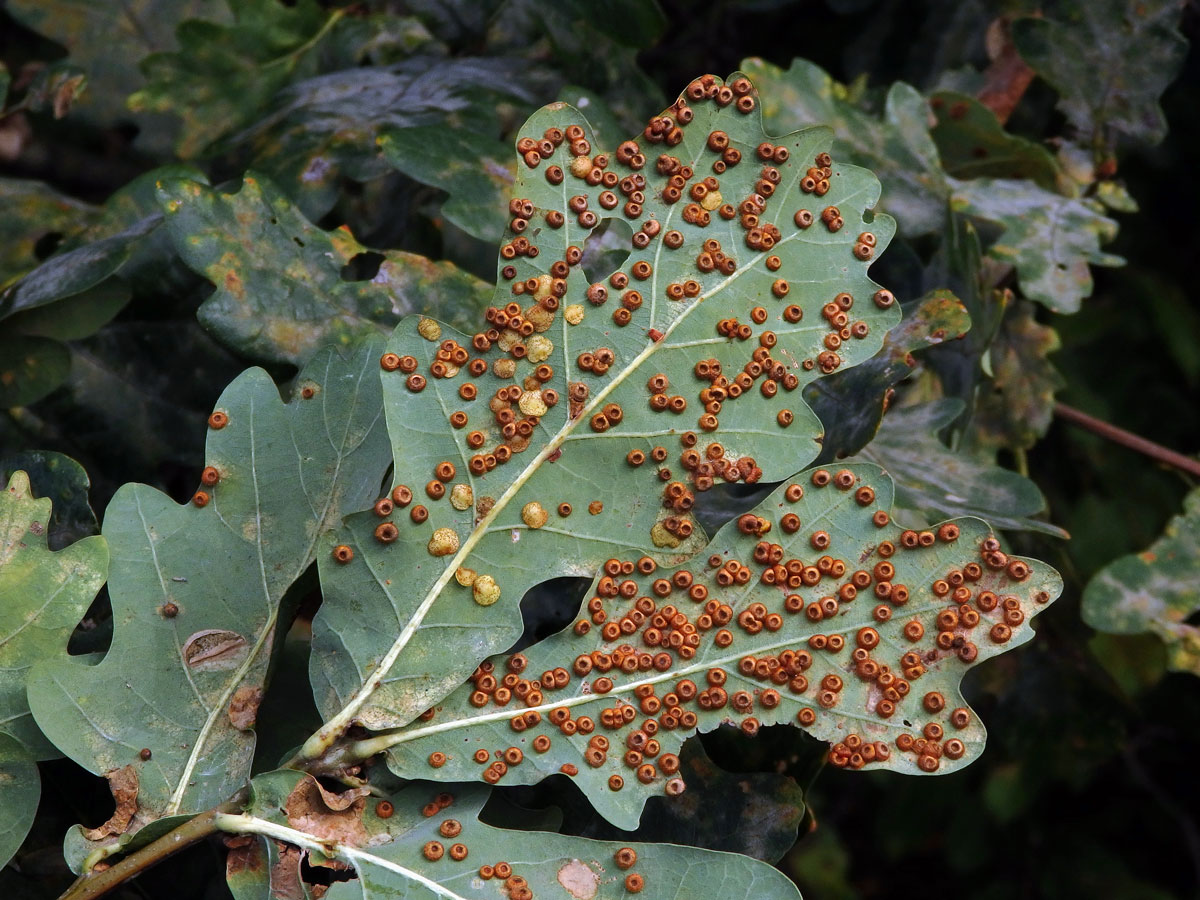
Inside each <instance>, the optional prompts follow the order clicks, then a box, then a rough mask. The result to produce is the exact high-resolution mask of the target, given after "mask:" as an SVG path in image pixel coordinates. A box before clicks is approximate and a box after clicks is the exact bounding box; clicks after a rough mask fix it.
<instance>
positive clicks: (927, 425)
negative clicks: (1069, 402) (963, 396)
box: [861, 397, 1068, 537]
mask: <svg viewBox="0 0 1200 900" xmlns="http://www.w3.org/2000/svg"><path fill="white" fill-rule="evenodd" d="M963 406H964V404H963V402H962V401H961V400H959V399H958V398H956V397H952V398H946V399H942V400H934V401H932V402H930V403H927V404H925V405H923V406H912V407H907V408H902V409H895V410H891V411H890V412H888V414H887V415H886V416H884V418H883V422H882V424H881V425H880V427H879V432H878V433H877V434H876V435H875V439H874V440H873V441H871V443H870V444H868V445H867V446H866V447H864V448H863V450H862V453H861V455H862V458H863V459H865V460H868V461H870V462H874V463H878V464H879V465H881V466H883V468H884V469H885V470H886V471H887V473H888V474H889V475H891V476H892V479H893V480H894V481H895V482H896V505H897V506H898V507H901V508H903V509H906V510H911V511H913V512H915V513H917V514H918V518H919V519H921V520H922V521H921V524H922V525H925V524H927V523H929V522H936V521H938V520H939V519H942V518H945V517H947V516H979V517H980V518H983V519H986V520H987V521H988V523H989V524H990V525H992V526H993V527H995V528H1000V529H1004V530H1006V531H1038V532H1041V533H1042V534H1052V535H1054V536H1055V537H1067V536H1068V535H1067V533H1066V532H1065V531H1063V530H1062V529H1061V528H1059V527H1057V526H1055V525H1051V524H1050V523H1048V522H1043V521H1041V520H1040V519H1034V518H1030V517H1031V516H1034V515H1036V514H1037V513H1040V512H1043V511H1044V510H1045V509H1046V498H1045V497H1043V496H1042V492H1041V491H1040V490H1038V487H1037V485H1036V484H1034V483H1033V482H1032V481H1030V480H1029V479H1028V478H1026V477H1025V476H1024V475H1021V474H1018V473H1017V472H1013V471H1010V470H1009V469H1004V468H1001V467H1000V466H997V465H995V464H990V463H986V462H982V461H980V460H978V459H975V458H973V457H971V456H968V455H965V454H963V453H955V452H954V451H953V450H951V449H950V448H949V447H947V446H946V445H945V444H943V443H942V442H941V441H940V440H939V439H938V435H939V434H940V433H941V432H942V430H943V429H944V428H946V427H947V426H948V425H950V423H951V422H953V421H954V420H955V419H956V418H958V416H959V415H961V413H962V411H963Z"/></svg>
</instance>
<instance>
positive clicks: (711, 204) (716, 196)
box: [700, 191, 725, 212]
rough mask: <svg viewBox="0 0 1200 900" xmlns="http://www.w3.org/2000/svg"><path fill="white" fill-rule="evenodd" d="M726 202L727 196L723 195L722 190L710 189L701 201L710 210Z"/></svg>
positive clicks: (703, 206) (701, 204)
mask: <svg viewBox="0 0 1200 900" xmlns="http://www.w3.org/2000/svg"><path fill="white" fill-rule="evenodd" d="M724 202H725V198H724V197H722V196H721V192H720V191H709V192H708V193H707V194H705V195H704V199H702V200H701V201H700V206H701V207H702V208H704V209H706V210H708V211H709V212H712V211H713V210H714V209H716V208H717V207H719V206H720V205H721V204H722V203H724Z"/></svg>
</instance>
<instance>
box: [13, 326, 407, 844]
mask: <svg viewBox="0 0 1200 900" xmlns="http://www.w3.org/2000/svg"><path fill="white" fill-rule="evenodd" d="M381 347H382V341H381V340H380V339H374V340H371V341H367V342H366V343H364V344H362V345H360V346H359V347H358V348H357V350H356V351H355V352H354V353H353V354H352V355H350V356H349V357H346V358H343V357H342V356H340V355H339V354H338V352H337V351H336V350H333V349H329V350H326V351H323V352H321V353H319V354H318V355H317V356H316V357H315V358H314V359H313V361H312V362H311V363H310V365H309V366H308V367H306V368H305V369H304V370H303V371H302V372H301V373H300V374H299V376H298V377H297V380H296V382H295V389H294V390H295V395H294V397H293V399H292V401H291V402H290V403H288V404H286V405H285V404H284V403H282V402H281V401H280V397H279V391H278V389H277V388H276V387H275V384H274V383H273V382H272V381H271V379H270V377H269V376H268V375H267V374H266V373H265V372H264V371H262V370H261V369H251V370H249V371H247V372H246V373H244V374H243V375H242V376H240V377H239V378H238V379H237V380H235V381H234V382H233V383H232V384H231V385H230V386H229V387H228V388H227V389H226V390H225V392H224V393H223V394H222V396H221V398H220V400H219V402H218V405H217V414H220V415H221V416H224V417H225V419H226V422H225V424H224V425H222V426H221V427H219V428H217V427H212V425H213V420H210V432H209V439H208V447H207V452H206V458H207V462H208V466H209V468H208V469H206V474H208V473H209V472H210V471H211V473H212V474H214V475H215V476H216V479H217V481H216V483H215V484H211V485H210V484H209V483H208V482H207V481H205V482H204V483H203V484H201V485H200V488H201V492H203V494H204V495H205V496H206V498H207V503H204V504H203V505H201V504H200V503H199V502H197V500H196V499H193V501H192V502H189V503H185V504H177V503H175V502H174V501H173V500H172V499H171V498H170V497H168V496H166V495H164V494H162V493H160V492H159V491H157V490H154V489H153V488H150V487H148V486H146V485H139V484H130V485H126V486H125V487H123V488H122V489H121V490H120V491H118V493H117V495H116V497H115V498H114V499H113V501H112V503H111V504H110V505H109V507H108V509H107V511H106V515H105V520H104V539H105V540H107V542H108V544H109V547H110V548H111V552H112V559H113V563H112V573H111V578H110V580H109V591H110V594H111V597H112V603H113V618H114V637H113V642H112V646H111V649H110V650H109V651H108V653H107V655H106V656H105V658H104V659H103V661H102V662H100V663H99V664H97V665H84V664H82V663H80V662H79V661H77V660H70V659H66V658H65V654H64V657H62V658H59V659H47V660H45V661H43V662H41V663H39V664H38V665H37V666H36V668H35V670H34V672H33V673H32V674H31V676H30V686H29V699H30V706H31V707H32V708H33V709H34V716H35V718H36V719H37V721H38V724H39V725H40V726H41V728H42V730H43V731H45V732H46V734H47V736H48V737H49V738H50V739H51V741H52V742H53V743H54V744H55V745H56V746H57V747H59V748H60V749H61V750H62V751H63V752H65V753H66V754H67V755H68V756H70V757H71V758H72V759H74V760H75V761H76V762H78V763H79V764H80V765H82V766H84V767H85V768H87V769H88V770H90V771H92V772H96V773H98V774H101V773H103V774H108V775H110V776H111V775H112V774H113V773H114V772H119V771H122V770H124V769H125V767H127V766H128V767H131V768H132V770H133V784H134V791H135V794H136V806H137V818H136V819H135V820H133V821H132V822H131V823H130V825H129V830H134V829H135V828H136V827H137V826H139V825H142V824H145V823H146V822H147V821H151V820H153V819H155V818H158V817H161V816H164V815H171V814H176V813H188V812H196V811H199V810H203V809H206V808H208V807H210V806H212V805H214V804H216V803H220V802H222V801H223V800H225V799H227V798H228V797H229V795H230V794H231V793H233V792H234V791H235V790H236V789H237V788H238V787H239V786H240V785H241V784H243V783H244V781H245V779H246V777H247V776H248V774H249V768H250V762H251V757H252V754H253V750H254V732H253V730H252V728H253V723H254V718H255V713H256V710H257V707H258V702H259V700H260V699H261V695H262V688H263V682H264V676H265V673H266V668H267V664H268V660H269V657H270V652H271V647H272V643H273V640H274V628H275V624H276V618H277V615H278V612H279V601H280V599H281V597H282V596H283V593H284V591H286V589H287V588H288V586H289V585H290V584H291V583H292V581H294V580H295V578H296V577H297V576H298V575H299V574H300V573H301V572H303V571H304V569H305V568H307V566H308V565H309V564H310V563H311V561H312V558H313V553H314V552H315V546H316V543H317V541H318V539H319V536H320V534H321V533H322V531H323V530H324V529H327V528H329V527H331V525H332V524H333V523H336V522H337V521H338V520H339V519H340V518H341V517H342V516H343V515H344V514H346V513H348V512H351V511H353V510H355V509H361V508H362V507H363V506H365V505H367V504H368V503H369V500H370V498H371V497H372V496H373V494H374V493H375V491H376V489H377V486H378V483H379V478H380V477H381V476H382V474H383V472H384V470H385V468H386V459H387V456H386V444H385V441H384V439H383V435H382V431H383V429H382V421H381V416H380V396H379V388H378V377H377V375H376V374H375V366H376V364H377V363H376V360H377V359H378V354H379V351H380V349H381ZM214 415H216V414H214ZM198 496H199V493H198ZM97 540H98V539H97Z"/></svg>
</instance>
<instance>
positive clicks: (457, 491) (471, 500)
mask: <svg viewBox="0 0 1200 900" xmlns="http://www.w3.org/2000/svg"><path fill="white" fill-rule="evenodd" d="M450 505H451V506H453V507H454V508H455V509H457V510H458V511H459V512H462V511H463V510H467V509H470V508H471V507H472V506H474V505H475V492H474V491H473V490H471V486H470V485H469V484H456V485H455V486H454V487H452V488H451V489H450Z"/></svg>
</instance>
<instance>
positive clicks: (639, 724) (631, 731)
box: [351, 463, 1062, 828]
mask: <svg viewBox="0 0 1200 900" xmlns="http://www.w3.org/2000/svg"><path fill="white" fill-rule="evenodd" d="M891 503H892V482H891V480H890V479H889V478H888V477H887V476H886V475H885V474H884V473H883V472H882V470H880V469H879V468H878V467H876V466H873V465H869V464H866V463H858V464H848V465H844V466H841V467H838V468H833V467H830V468H829V469H824V468H822V469H814V470H811V471H809V472H807V473H805V475H804V476H803V477H801V478H799V479H797V480H796V481H795V482H793V483H792V484H786V485H781V486H780V487H779V488H777V489H776V490H775V491H774V492H773V493H772V494H771V495H770V496H769V497H768V498H767V499H766V500H765V501H763V502H762V503H761V504H759V506H758V507H757V508H756V509H755V510H754V511H752V512H751V513H747V514H745V515H743V516H741V517H739V518H738V519H737V520H735V521H733V522H730V523H728V524H727V525H726V526H725V527H723V528H722V529H721V530H720V531H719V532H718V533H717V534H716V536H715V537H714V538H713V540H712V542H711V543H710V544H709V545H708V547H706V548H705V549H704V550H703V551H701V552H700V553H698V554H697V556H696V559H695V561H693V562H690V563H688V564H685V565H682V566H677V567H671V568H665V569H659V568H655V567H654V566H653V563H652V561H650V560H648V559H647V558H645V557H639V555H638V551H637V550H632V551H631V550H616V551H615V553H614V556H613V557H612V558H611V559H610V560H608V561H607V562H606V563H605V565H604V570H603V571H604V574H603V575H602V576H601V577H600V578H599V579H598V580H597V581H596V582H595V584H594V585H593V590H592V592H591V596H590V599H588V600H587V602H586V604H585V606H584V607H583V609H582V610H581V612H580V617H579V619H578V621H577V622H576V624H575V625H574V626H573V627H570V628H567V629H565V630H564V631H562V632H559V633H558V634H556V635H554V636H553V637H550V638H548V639H547V640H545V641H542V642H540V643H538V644H536V645H534V646H532V647H530V648H528V649H526V650H525V651H523V652H522V653H518V654H513V655H511V656H508V657H501V658H494V659H492V660H489V661H488V662H486V663H484V664H483V665H481V666H480V667H479V668H478V669H476V671H475V672H474V674H473V675H472V678H471V679H470V681H469V683H467V684H466V685H464V686H463V687H461V688H459V689H458V690H456V691H455V692H454V693H452V694H451V695H450V696H448V697H447V698H445V700H443V701H442V702H440V703H438V704H437V705H436V706H435V707H434V709H433V713H432V715H431V716H429V717H427V718H423V719H422V720H421V721H418V722H414V723H412V724H411V725H409V726H407V727H406V728H403V729H400V730H398V731H395V732H391V733H387V734H382V735H378V736H376V737H373V738H366V739H363V740H362V741H361V742H359V743H358V744H356V745H354V749H353V752H352V754H351V755H352V756H357V757H362V756H366V755H369V754H370V753H371V752H378V751H381V750H387V751H388V753H389V766H390V767H391V768H392V770H393V771H395V772H396V773H397V774H402V775H405V776H407V777H424V778H436V779H438V780H443V779H445V780H448V781H464V780H468V779H483V780H484V781H487V782H490V783H492V784H495V783H502V784H503V783H518V784H528V783H535V782H538V781H540V780H541V779H543V778H546V777H547V776H549V775H552V774H556V773H560V772H564V773H566V774H567V775H568V776H570V777H571V778H572V779H573V780H574V781H575V782H576V783H577V784H578V785H579V786H580V788H581V789H582V790H583V791H584V793H585V794H586V795H587V796H588V798H589V799H590V800H591V801H592V803H593V805H594V806H595V807H596V810H597V811H598V812H599V813H600V814H601V815H603V816H604V817H605V818H606V819H608V820H609V821H610V822H612V823H613V824H614V825H617V826H618V827H621V828H631V827H633V826H635V825H636V824H637V822H638V818H639V816H640V814H641V810H642V806H643V804H644V803H645V801H646V799H647V798H648V797H650V796H651V795H655V794H661V793H663V792H666V793H667V794H668V795H671V794H675V793H679V792H680V791H682V790H683V788H684V784H685V783H684V780H683V778H682V777H681V774H682V773H680V772H679V770H678V765H679V760H678V758H677V756H676V754H677V752H678V750H679V747H680V745H681V744H682V743H683V741H684V740H685V739H686V738H688V737H690V736H691V735H692V734H693V733H695V732H696V731H709V730H711V729H713V728H716V727H717V726H718V725H721V724H725V723H729V724H735V725H740V727H742V728H743V729H744V730H745V731H747V732H748V733H755V732H756V731H757V729H758V728H759V727H760V726H761V725H773V724H781V723H796V722H799V724H800V725H802V726H804V727H805V728H806V729H807V730H808V731H809V732H810V733H811V734H813V735H814V736H816V737H818V738H821V739H822V740H826V741H829V742H830V743H832V744H833V745H834V746H833V748H832V750H831V751H830V757H829V758H830V761H831V762H832V763H833V764H834V765H837V766H842V767H849V768H853V769H858V768H863V767H866V768H869V769H891V770H893V771H898V772H905V773H913V774H917V773H939V772H951V771H955V770H957V769H959V768H961V767H962V766H965V765H967V764H968V763H970V762H972V761H973V760H975V759H976V758H978V756H979V755H980V753H981V752H982V750H983V744H984V739H985V732H984V728H983V725H982V723H981V722H979V720H978V718H977V717H976V715H975V713H974V712H973V711H972V710H970V709H969V708H968V706H967V704H966V701H965V700H964V699H963V697H962V694H961V692H960V688H959V682H960V680H961V679H962V677H963V675H964V674H965V672H966V670H967V669H968V668H970V667H971V666H973V665H974V664H976V663H978V662H982V661H983V660H986V659H989V658H991V657H993V656H996V655H998V654H1000V653H1002V652H1004V651H1005V650H1007V649H1009V648H1011V647H1013V646H1018V645H1020V644H1022V643H1024V642H1026V641H1028V640H1029V639H1030V638H1032V637H1033V629H1032V627H1031V621H1030V620H1031V619H1032V617H1033V616H1035V615H1037V614H1038V613H1039V612H1040V611H1041V610H1043V609H1045V608H1046V605H1047V604H1048V603H1049V602H1050V601H1051V600H1053V599H1054V598H1055V597H1057V596H1058V594H1059V592H1060V591H1061V589H1062V580H1061V578H1060V577H1059V575H1058V573H1057V572H1055V571H1054V570H1053V569H1051V568H1050V567H1049V566H1046V565H1044V564H1043V563H1039V562H1036V561H1033V560H1026V559H1022V558H1018V557H1015V556H1008V555H1007V554H1005V553H1004V552H1002V551H1001V550H1000V544H999V541H998V540H996V538H995V536H994V535H993V534H992V533H991V529H990V528H989V526H988V525H987V523H985V522H983V521H981V520H979V519H958V520H955V521H953V522H947V523H943V524H941V525H940V526H938V527H936V528H934V529H933V530H929V531H922V532H917V531H910V530H901V529H900V528H898V527H897V526H895V525H894V524H891V523H890V522H889V517H888V514H887V510H888V509H889V508H890V507H891ZM505 679H507V680H505Z"/></svg>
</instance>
